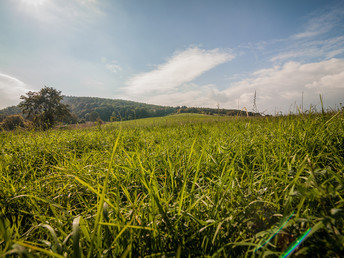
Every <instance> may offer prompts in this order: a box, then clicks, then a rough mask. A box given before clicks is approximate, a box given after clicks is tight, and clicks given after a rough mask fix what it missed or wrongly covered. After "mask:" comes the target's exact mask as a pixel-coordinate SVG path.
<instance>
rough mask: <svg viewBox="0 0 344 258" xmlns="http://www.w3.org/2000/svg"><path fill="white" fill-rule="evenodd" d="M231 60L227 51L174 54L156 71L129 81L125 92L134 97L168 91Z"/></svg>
mask: <svg viewBox="0 0 344 258" xmlns="http://www.w3.org/2000/svg"><path fill="white" fill-rule="evenodd" d="M233 58H234V55H232V54H231V53H229V51H223V50H220V49H212V50H204V49H199V48H197V47H194V48H189V49H187V50H185V51H183V52H179V53H176V54H175V55H174V56H172V57H171V58H170V59H169V60H168V61H167V62H166V63H164V64H162V65H159V66H158V67H157V69H155V70H153V71H150V72H147V73H141V74H138V75H136V76H134V77H132V78H131V79H129V81H128V82H127V83H126V88H125V91H126V92H127V93H128V94H134V95H140V94H151V93H156V92H166V91H170V90H173V89H176V88H178V87H180V86H181V85H183V84H185V83H188V82H191V81H192V80H194V79H195V78H197V77H198V76H200V75H201V74H203V73H204V72H206V71H208V70H210V69H212V68H214V67H215V66H217V65H219V64H222V63H225V62H228V61H230V60H232V59H233Z"/></svg>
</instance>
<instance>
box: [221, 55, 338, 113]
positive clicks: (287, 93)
mask: <svg viewBox="0 0 344 258" xmlns="http://www.w3.org/2000/svg"><path fill="white" fill-rule="evenodd" d="M343 71H344V60H343V59H331V60H327V61H321V62H317V63H307V64H301V63H298V62H288V63H286V64H284V65H283V66H275V67H274V68H272V69H268V70H264V71H263V72H262V71H258V72H256V73H254V74H253V76H252V77H251V78H248V79H245V80H242V81H239V82H237V83H235V84H233V85H232V87H230V88H228V89H226V90H224V91H223V93H224V94H225V95H226V96H227V104H229V103H230V102H237V100H239V102H240V103H241V106H245V107H252V105H253V94H254V91H256V92H257V105H258V108H260V110H261V111H263V110H267V111H268V112H270V113H271V112H273V111H274V110H275V109H277V110H278V111H282V112H289V111H294V110H290V106H291V105H293V104H294V103H295V102H296V104H297V105H299V106H300V104H301V95H302V92H304V103H305V105H306V106H309V105H310V104H316V103H319V94H322V95H324V98H325V100H326V102H327V104H328V105H329V106H334V105H335V104H339V103H340V102H342V101H343V97H344V73H343ZM232 106H233V105H232Z"/></svg>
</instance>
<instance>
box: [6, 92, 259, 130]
mask: <svg viewBox="0 0 344 258" xmlns="http://www.w3.org/2000/svg"><path fill="white" fill-rule="evenodd" d="M21 99H22V102H21V103H20V104H19V105H18V106H12V107H7V108H5V109H3V110H0V127H1V128H2V129H5V130H12V129H13V128H16V127H24V128H25V127H32V126H33V127H36V128H41V129H43V130H45V129H48V128H51V127H53V126H55V125H56V124H57V123H63V124H76V123H85V122H87V121H90V122H96V121H97V122H100V123H101V122H103V121H104V122H114V121H125V120H132V119H139V118H147V117H161V116H166V115H170V114H175V113H198V114H206V115H222V116H257V115H259V114H258V113H254V112H246V111H242V110H235V109H220V108H200V107H186V106H182V107H180V106H178V107H168V106H159V105H151V104H145V103H139V102H134V101H128V100H121V99H104V98H96V97H72V96H63V95H61V91H58V90H56V89H54V88H51V87H44V88H42V89H41V90H40V91H38V92H31V91H30V92H28V93H27V94H26V95H23V96H21ZM22 116H24V117H25V118H26V120H25V119H23V117H22Z"/></svg>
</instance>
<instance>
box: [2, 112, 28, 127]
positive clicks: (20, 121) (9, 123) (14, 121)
mask: <svg viewBox="0 0 344 258" xmlns="http://www.w3.org/2000/svg"><path fill="white" fill-rule="evenodd" d="M1 127H2V128H3V129H5V130H14V129H16V128H18V127H22V128H24V127H26V125H25V121H24V118H23V117H22V116H21V115H12V116H7V117H6V118H5V119H4V120H3V122H2V124H1Z"/></svg>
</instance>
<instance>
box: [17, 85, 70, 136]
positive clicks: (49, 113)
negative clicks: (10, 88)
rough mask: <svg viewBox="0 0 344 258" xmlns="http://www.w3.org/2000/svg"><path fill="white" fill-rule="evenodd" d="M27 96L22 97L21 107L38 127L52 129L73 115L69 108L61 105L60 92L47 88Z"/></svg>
mask: <svg viewBox="0 0 344 258" xmlns="http://www.w3.org/2000/svg"><path fill="white" fill-rule="evenodd" d="M26 95H27V96H24V95H22V96H21V97H20V99H22V100H23V101H22V102H20V104H19V107H20V108H21V110H22V112H23V114H26V115H27V118H29V119H30V120H32V121H33V123H34V125H35V126H36V127H40V128H42V129H44V130H45V129H48V128H51V127H53V126H54V125H55V124H56V122H58V121H61V120H63V119H64V118H66V117H68V116H70V115H71V113H70V111H69V108H68V106H67V105H65V104H62V103H61V101H62V99H63V96H62V95H61V91H59V90H56V89H54V88H52V87H46V86H45V87H44V88H42V89H41V90H40V91H39V92H32V91H29V92H28V93H26Z"/></svg>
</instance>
